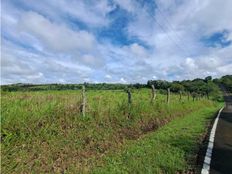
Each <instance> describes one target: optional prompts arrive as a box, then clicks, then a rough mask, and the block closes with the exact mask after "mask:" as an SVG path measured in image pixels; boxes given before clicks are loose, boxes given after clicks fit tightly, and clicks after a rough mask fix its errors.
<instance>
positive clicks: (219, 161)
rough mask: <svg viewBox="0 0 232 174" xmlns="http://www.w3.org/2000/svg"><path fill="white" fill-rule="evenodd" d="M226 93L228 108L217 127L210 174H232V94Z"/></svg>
mask: <svg viewBox="0 0 232 174" xmlns="http://www.w3.org/2000/svg"><path fill="white" fill-rule="evenodd" d="M224 93H225V95H224V98H225V102H226V107H225V108H224V109H223V111H222V112H221V115H220V118H219V122H218V125H217V130H216V134H215V142H214V148H213V153H212V159H211V166H210V174H219V173H223V174H232V94H229V93H227V92H224Z"/></svg>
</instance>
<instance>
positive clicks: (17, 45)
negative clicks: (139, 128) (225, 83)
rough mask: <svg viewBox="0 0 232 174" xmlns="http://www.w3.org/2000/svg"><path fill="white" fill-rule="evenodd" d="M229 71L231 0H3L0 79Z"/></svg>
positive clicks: (111, 78) (107, 78) (133, 79)
mask: <svg viewBox="0 0 232 174" xmlns="http://www.w3.org/2000/svg"><path fill="white" fill-rule="evenodd" d="M226 74H232V1H231V0H223V1H222V0H97V1H96V0H68V1H67V0H40V1H38V0H30V1H28V0H4V1H2V4H1V84H12V83H37V84H38V83H83V82H89V83H101V82H106V83H137V82H139V83H146V82H147V81H148V80H156V79H163V80H169V81H172V80H183V79H194V78H204V77H206V76H212V77H214V78H217V77H220V76H223V75H226Z"/></svg>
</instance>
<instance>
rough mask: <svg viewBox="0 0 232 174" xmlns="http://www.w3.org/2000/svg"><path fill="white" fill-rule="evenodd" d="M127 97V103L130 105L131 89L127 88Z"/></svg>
mask: <svg viewBox="0 0 232 174" xmlns="http://www.w3.org/2000/svg"><path fill="white" fill-rule="evenodd" d="M126 92H127V97H128V105H130V104H131V91H130V89H127V91H126Z"/></svg>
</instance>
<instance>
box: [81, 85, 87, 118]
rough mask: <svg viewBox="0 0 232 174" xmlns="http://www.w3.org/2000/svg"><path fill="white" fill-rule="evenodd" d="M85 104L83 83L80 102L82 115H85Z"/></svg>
mask: <svg viewBox="0 0 232 174" xmlns="http://www.w3.org/2000/svg"><path fill="white" fill-rule="evenodd" d="M85 105H86V96H85V85H83V86H82V104H81V112H82V115H83V117H85Z"/></svg>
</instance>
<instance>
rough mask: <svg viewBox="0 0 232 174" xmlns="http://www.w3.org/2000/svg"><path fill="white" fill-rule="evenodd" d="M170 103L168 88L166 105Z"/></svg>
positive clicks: (168, 90)
mask: <svg viewBox="0 0 232 174" xmlns="http://www.w3.org/2000/svg"><path fill="white" fill-rule="evenodd" d="M169 103H170V88H168V89H167V104H168V105H169Z"/></svg>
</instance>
